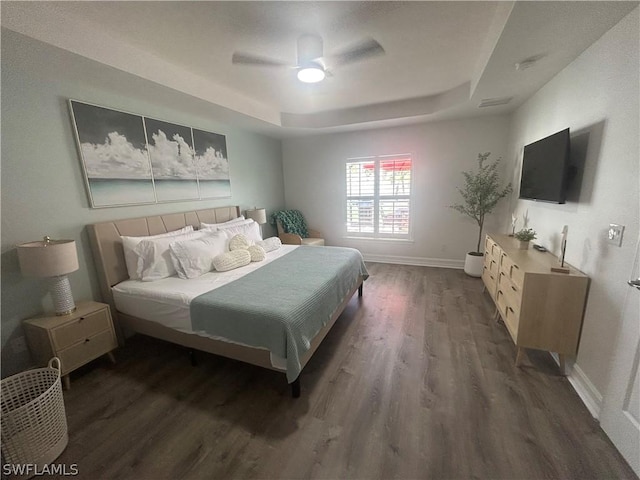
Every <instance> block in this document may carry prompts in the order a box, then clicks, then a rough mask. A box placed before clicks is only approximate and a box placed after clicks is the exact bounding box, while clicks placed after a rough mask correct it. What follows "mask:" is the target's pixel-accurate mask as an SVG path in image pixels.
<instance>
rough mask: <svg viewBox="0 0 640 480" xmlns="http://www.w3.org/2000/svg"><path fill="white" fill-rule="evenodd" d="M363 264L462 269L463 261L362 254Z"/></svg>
mask: <svg viewBox="0 0 640 480" xmlns="http://www.w3.org/2000/svg"><path fill="white" fill-rule="evenodd" d="M362 257H363V258H364V261H365V262H375V263H392V264H395V265H413V266H417V267H441V268H457V269H462V268H464V260H452V259H449V258H425V257H403V256H395V255H376V254H371V253H363V254H362Z"/></svg>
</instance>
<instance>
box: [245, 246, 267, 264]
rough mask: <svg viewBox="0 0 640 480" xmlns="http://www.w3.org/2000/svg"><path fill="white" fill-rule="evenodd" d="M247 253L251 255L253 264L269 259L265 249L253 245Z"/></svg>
mask: <svg viewBox="0 0 640 480" xmlns="http://www.w3.org/2000/svg"><path fill="white" fill-rule="evenodd" d="M247 252H249V254H250V255H251V261H252V262H261V261H263V260H264V259H265V258H267V252H265V251H264V248H262V247H259V246H258V245H251V246H250V247H249V248H247Z"/></svg>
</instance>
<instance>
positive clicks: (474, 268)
mask: <svg viewBox="0 0 640 480" xmlns="http://www.w3.org/2000/svg"><path fill="white" fill-rule="evenodd" d="M489 155H491V153H479V154H478V170H477V171H475V172H462V175H464V186H463V187H462V188H458V191H459V192H460V195H462V202H461V203H457V204H455V205H451V208H453V209H454V210H457V211H458V212H460V213H462V214H464V215H467V216H468V217H471V218H472V219H473V220H474V221H475V222H476V223H477V224H478V244H477V246H476V250H475V251H473V252H469V253H467V257H466V259H465V262H464V271H465V273H466V274H467V275H470V276H472V277H479V276H481V275H482V264H483V262H484V259H483V257H484V253H483V251H482V250H481V249H480V247H481V245H482V229H483V227H484V220H485V217H486V216H487V215H488V214H490V213H491V212H492V211H493V209H494V208H495V206H496V204H497V203H498V202H499V201H500V199H502V198H504V197H506V196H507V195H509V194H510V193H511V183H509V184H508V185H507V186H506V187H504V188H502V187H501V186H500V183H501V182H500V178H499V175H498V164H499V163H500V158H498V159H497V160H496V161H495V162H493V163H489V164H487V163H486V162H487V159H488V158H489Z"/></svg>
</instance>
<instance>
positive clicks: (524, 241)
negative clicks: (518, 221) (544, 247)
mask: <svg viewBox="0 0 640 480" xmlns="http://www.w3.org/2000/svg"><path fill="white" fill-rule="evenodd" d="M514 236H515V237H516V240H518V241H519V242H520V250H527V249H528V248H529V242H530V241H531V240H533V239H534V238H536V232H535V230H533V229H532V228H524V229H522V230H520V231H519V232H516V233H515V235H514Z"/></svg>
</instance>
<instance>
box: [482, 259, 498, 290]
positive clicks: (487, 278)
mask: <svg viewBox="0 0 640 480" xmlns="http://www.w3.org/2000/svg"><path fill="white" fill-rule="evenodd" d="M496 280H497V279H496V277H495V276H494V275H492V274H491V273H490V272H489V269H488V268H487V267H486V266H485V267H483V268H482V281H483V282H484V285H485V287H487V290H489V293H490V294H491V298H495V296H496V285H497V281H496Z"/></svg>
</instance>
